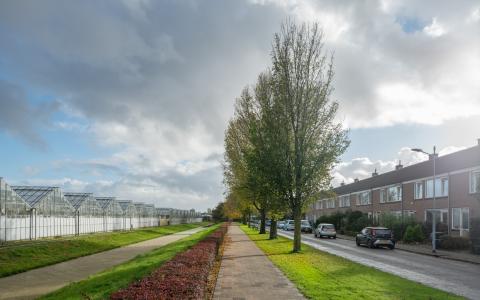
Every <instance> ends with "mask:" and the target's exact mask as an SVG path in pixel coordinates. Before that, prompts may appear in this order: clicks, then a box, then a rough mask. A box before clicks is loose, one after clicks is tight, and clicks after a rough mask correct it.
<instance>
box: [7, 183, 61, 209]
mask: <svg viewBox="0 0 480 300" xmlns="http://www.w3.org/2000/svg"><path fill="white" fill-rule="evenodd" d="M11 188H12V190H14V191H15V193H17V195H19V196H20V197H21V198H22V199H23V200H24V201H25V202H27V203H28V205H30V206H31V207H34V206H35V205H36V204H37V203H38V202H40V201H41V200H42V199H43V198H45V197H46V196H47V195H48V194H50V193H51V192H53V191H54V190H55V189H56V188H55V187H43V186H12V187H11Z"/></svg>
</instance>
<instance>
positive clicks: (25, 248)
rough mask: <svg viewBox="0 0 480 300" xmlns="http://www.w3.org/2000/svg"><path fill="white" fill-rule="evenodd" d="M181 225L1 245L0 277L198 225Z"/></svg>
mask: <svg viewBox="0 0 480 300" xmlns="http://www.w3.org/2000/svg"><path fill="white" fill-rule="evenodd" d="M198 226H199V224H181V225H170V226H162V227H151V228H142V229H138V230H133V231H126V232H125V231H122V232H109V233H97V234H89V235H82V236H79V237H67V238H62V239H46V240H38V241H32V242H30V243H26V244H25V243H23V244H11V245H9V246H6V247H2V248H0V277H5V276H8V275H12V274H15V273H20V272H25V271H27V270H31V269H35V268H39V267H43V266H47V265H51V264H55V263H59V262H62V261H66V260H70V259H73V258H76V257H80V256H85V255H89V254H93V253H98V252H102V251H106V250H110V249H113V248H117V247H121V246H125V245H128V244H133V243H137V242H141V241H145V240H148V239H153V238H156V237H160V236H163V235H167V234H172V233H176V232H179V231H183V230H188V229H191V228H195V227H198Z"/></svg>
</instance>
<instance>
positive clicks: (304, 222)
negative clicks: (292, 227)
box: [302, 221, 310, 226]
mask: <svg viewBox="0 0 480 300" xmlns="http://www.w3.org/2000/svg"><path fill="white" fill-rule="evenodd" d="M302 225H308V226H310V223H308V221H302Z"/></svg>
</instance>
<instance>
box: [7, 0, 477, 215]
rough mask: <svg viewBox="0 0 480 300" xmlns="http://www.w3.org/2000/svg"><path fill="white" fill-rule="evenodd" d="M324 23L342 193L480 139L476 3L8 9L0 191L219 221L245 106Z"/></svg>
mask: <svg viewBox="0 0 480 300" xmlns="http://www.w3.org/2000/svg"><path fill="white" fill-rule="evenodd" d="M286 19H291V20H294V21H295V22H297V23H301V22H318V23H319V24H320V26H321V27H322V29H323V31H324V34H325V40H324V42H325V50H326V53H327V55H333V57H334V68H335V79H334V87H335V91H334V93H333V95H332V100H335V101H338V102H339V104H340V110H339V113H338V116H337V120H338V121H339V122H342V124H343V126H344V128H346V129H348V131H349V138H350V140H351V145H350V147H349V149H348V150H347V151H346V153H345V154H344V155H342V157H341V158H340V162H339V163H338V164H337V165H336V166H335V168H334V169H333V170H332V175H333V181H332V185H334V186H336V185H338V184H340V183H341V182H345V183H349V182H352V181H353V180H354V179H355V178H359V179H362V178H366V177H368V176H370V174H371V173H372V172H373V171H374V170H375V169H377V171H378V172H379V173H383V172H387V171H389V170H392V169H394V167H395V165H396V164H397V163H398V162H399V161H401V162H402V164H403V165H409V164H412V163H416V162H419V161H422V160H425V159H426V157H425V155H422V154H419V153H413V152H412V151H410V148H411V147H417V148H418V147H420V148H423V149H424V150H425V151H432V148H433V146H434V145H436V146H437V148H438V150H439V151H440V154H441V155H444V154H448V153H451V152H454V151H458V150H460V149H463V148H466V147H471V146H474V145H476V144H477V138H480V131H479V130H478V128H479V126H478V125H479V124H480V3H479V2H478V1H413V0H412V1H403V0H402V1H387V0H383V1H355V0H352V1H322V0H311V1H309V0H305V1H294V0H277V1H275V0H263V1H262V0H225V1H188V0H185V1H173V0H172V1H167V0H165V1H148V0H124V1H119V0H110V1H109V0H106V1H93V0H91V1H89V0H86V1H68V0H66V1H63V0H62V1H61V0H57V1H49V0H44V1H34V0H30V1H29V0H25V1H16V0H5V1H1V2H0V157H1V160H0V176H1V177H4V178H5V179H6V181H7V182H8V183H10V184H12V185H13V184H28V185H50V186H60V187H62V188H63V190H64V191H88V192H93V193H95V194H97V195H99V196H116V197H117V198H119V199H130V200H134V201H143V202H146V203H153V204H155V205H156V206H157V207H175V208H181V209H190V208H195V209H197V210H206V209H207V208H210V207H213V206H215V205H216V203H218V202H219V201H221V200H223V198H224V190H225V189H224V186H223V183H222V167H221V164H222V160H223V137H224V131H225V129H226V125H227V123H228V120H229V119H230V118H231V117H232V115H233V104H234V101H235V98H236V97H237V96H239V95H240V92H241V90H242V88H243V87H245V86H247V85H250V84H253V83H254V82H255V80H256V77H257V76H258V74H259V73H260V72H262V71H263V70H265V68H267V67H268V66H269V65H270V61H271V60H270V54H271V45H272V39H273V35H274V33H276V32H279V30H280V25H281V24H282V22H284V21H285V20H286Z"/></svg>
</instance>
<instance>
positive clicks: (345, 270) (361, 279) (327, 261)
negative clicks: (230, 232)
mask: <svg viewBox="0 0 480 300" xmlns="http://www.w3.org/2000/svg"><path fill="white" fill-rule="evenodd" d="M242 229H243V230H244V231H245V232H246V233H247V234H248V236H249V237H250V239H252V240H253V241H254V242H255V243H256V245H257V246H258V247H259V248H260V249H261V250H263V252H265V254H267V256H268V258H269V259H270V260H272V262H273V263H274V264H275V265H276V266H277V267H278V268H279V269H280V270H281V271H282V272H283V273H284V274H285V275H286V276H287V277H288V278H289V279H290V280H291V281H292V282H293V283H294V284H295V285H296V286H297V288H298V289H299V290H300V292H301V293H303V295H305V297H306V298H308V299H355V300H356V299H422V300H423V299H463V298H462V297H458V296H455V295H452V294H449V293H446V292H443V291H440V290H437V289H434V288H431V287H428V286H425V285H422V284H420V283H416V282H413V281H410V280H407V279H403V278H401V277H398V276H395V275H392V274H389V273H384V272H382V271H379V270H377V269H374V268H370V267H366V266H363V265H360V264H358V263H354V262H352V261H349V260H347V259H344V258H341V257H339V256H335V255H331V254H328V253H325V252H322V251H319V250H316V249H314V248H312V247H309V246H307V245H303V247H302V251H301V252H300V253H292V251H291V245H292V241H291V240H288V239H286V238H283V237H279V238H278V239H276V240H268V235H266V234H265V235H259V234H258V233H257V232H256V231H253V230H251V229H248V228H247V227H246V226H242Z"/></svg>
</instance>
